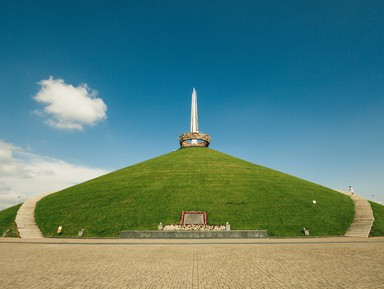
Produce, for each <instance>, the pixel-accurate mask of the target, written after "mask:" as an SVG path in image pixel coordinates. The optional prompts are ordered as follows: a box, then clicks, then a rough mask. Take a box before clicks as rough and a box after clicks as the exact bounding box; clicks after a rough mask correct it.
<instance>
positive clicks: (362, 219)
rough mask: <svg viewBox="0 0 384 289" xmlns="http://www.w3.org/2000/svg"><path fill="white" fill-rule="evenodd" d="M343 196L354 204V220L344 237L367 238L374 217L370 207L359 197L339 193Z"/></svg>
mask: <svg viewBox="0 0 384 289" xmlns="http://www.w3.org/2000/svg"><path fill="white" fill-rule="evenodd" d="M339 192H341V193H343V194H345V195H348V196H349V197H350V198H351V199H352V200H353V202H354V204H355V218H354V220H353V222H352V224H351V225H350V226H349V228H348V230H347V232H346V233H345V236H346V237H364V238H367V237H369V233H370V231H371V228H372V225H373V222H374V220H375V219H374V217H373V211H372V208H371V205H370V204H369V202H368V201H367V200H366V199H364V198H363V197H361V196H359V195H353V196H351V194H350V193H347V192H342V191H339Z"/></svg>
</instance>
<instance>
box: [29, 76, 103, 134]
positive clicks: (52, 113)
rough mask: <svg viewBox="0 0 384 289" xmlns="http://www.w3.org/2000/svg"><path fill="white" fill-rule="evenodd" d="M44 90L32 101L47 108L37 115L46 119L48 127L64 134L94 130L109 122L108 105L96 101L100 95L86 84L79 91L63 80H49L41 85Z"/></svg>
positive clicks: (99, 99) (78, 88)
mask: <svg viewBox="0 0 384 289" xmlns="http://www.w3.org/2000/svg"><path fill="white" fill-rule="evenodd" d="M39 84H40V86H41V88H40V90H39V91H38V93H37V94H36V95H35V96H34V97H33V98H34V99H35V100H36V101H37V102H40V103H42V104H44V105H45V107H44V109H43V110H42V111H41V110H37V111H35V113H36V114H37V115H40V116H43V117H46V120H45V123H46V124H48V125H49V126H51V127H54V128H57V129H65V130H82V129H83V128H84V126H86V125H88V126H94V125H95V124H97V123H98V122H100V121H102V120H104V119H106V118H107V114H106V111H107V105H106V104H105V103H104V101H103V100H102V99H101V98H97V97H96V96H97V91H95V90H92V89H90V88H89V87H88V86H87V84H81V85H79V86H77V87H75V86H73V85H71V84H66V83H65V82H64V80H63V79H54V78H53V77H49V78H48V79H45V80H42V81H40V82H39Z"/></svg>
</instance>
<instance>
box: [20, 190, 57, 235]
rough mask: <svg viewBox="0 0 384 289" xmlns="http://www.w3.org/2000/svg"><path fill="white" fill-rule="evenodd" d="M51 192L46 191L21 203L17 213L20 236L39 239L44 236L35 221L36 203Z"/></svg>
mask: <svg viewBox="0 0 384 289" xmlns="http://www.w3.org/2000/svg"><path fill="white" fill-rule="evenodd" d="M49 194H51V193H45V194H42V195H39V196H35V197H32V198H30V199H28V200H26V201H25V202H24V204H22V205H21V207H20V209H19V210H18V211H17V215H16V225H17V229H18V230H19V236H20V238H23V239H24V238H25V239H37V238H43V235H42V234H41V232H40V229H39V227H38V226H37V225H36V223H35V207H36V203H37V202H38V201H39V200H40V199H42V198H43V197H45V196H48V195H49Z"/></svg>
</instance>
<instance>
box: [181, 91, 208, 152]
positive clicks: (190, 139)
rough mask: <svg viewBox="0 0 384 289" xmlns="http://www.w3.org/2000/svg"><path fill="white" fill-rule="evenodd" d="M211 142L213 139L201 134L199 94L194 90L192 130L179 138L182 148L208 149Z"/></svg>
mask: <svg viewBox="0 0 384 289" xmlns="http://www.w3.org/2000/svg"><path fill="white" fill-rule="evenodd" d="M210 142H211V137H210V136H209V135H208V134H206V133H201V132H199V118H198V114H197V93H196V89H195V88H193V91H192V104H191V130H190V131H189V132H186V133H183V134H182V135H180V136H179V143H180V147H181V148H187V147H208V146H209V144H210Z"/></svg>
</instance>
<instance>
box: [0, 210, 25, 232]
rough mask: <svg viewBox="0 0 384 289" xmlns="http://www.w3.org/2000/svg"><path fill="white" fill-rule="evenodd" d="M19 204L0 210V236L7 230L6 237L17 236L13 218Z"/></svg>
mask: <svg viewBox="0 0 384 289" xmlns="http://www.w3.org/2000/svg"><path fill="white" fill-rule="evenodd" d="M20 207H21V204H19V205H16V206H13V207H10V208H8V209H5V210H2V211H0V236H3V233H4V232H6V231H7V230H9V231H8V232H7V237H18V236H19V232H18V231H17V227H16V223H15V219H16V214H17V211H18V210H19V208H20Z"/></svg>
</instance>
